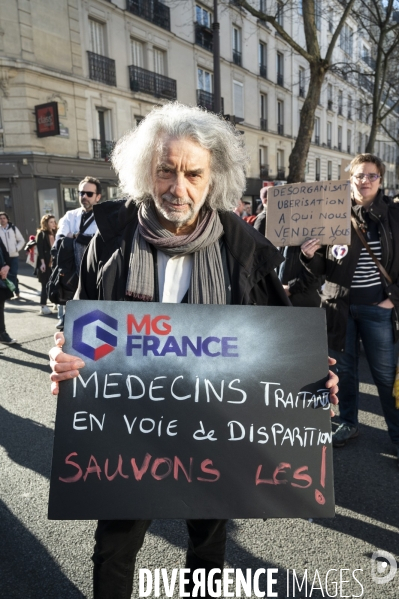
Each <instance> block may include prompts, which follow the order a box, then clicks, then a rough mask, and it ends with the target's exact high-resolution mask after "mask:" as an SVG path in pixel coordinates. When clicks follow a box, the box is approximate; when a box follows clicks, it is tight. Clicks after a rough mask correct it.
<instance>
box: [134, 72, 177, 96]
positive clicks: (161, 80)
mask: <svg viewBox="0 0 399 599" xmlns="http://www.w3.org/2000/svg"><path fill="white" fill-rule="evenodd" d="M129 79H130V89H131V90H132V91H133V92H142V93H144V94H151V96H155V97H156V98H165V99H166V100H176V98H177V92H176V80H175V79H170V77H165V76H164V75H158V73H153V72H152V71H147V69H142V68H141V67H135V66H133V65H130V66H129Z"/></svg>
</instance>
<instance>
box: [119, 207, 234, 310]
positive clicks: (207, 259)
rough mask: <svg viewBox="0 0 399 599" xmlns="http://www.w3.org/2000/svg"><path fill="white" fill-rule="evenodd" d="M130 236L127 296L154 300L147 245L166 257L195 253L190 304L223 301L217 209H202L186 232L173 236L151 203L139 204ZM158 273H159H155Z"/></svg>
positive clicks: (221, 231) (151, 269) (151, 271)
mask: <svg viewBox="0 0 399 599" xmlns="http://www.w3.org/2000/svg"><path fill="white" fill-rule="evenodd" d="M138 221H139V222H138V226H137V229H136V231H135V234H134V236H133V243H132V249H131V254H130V261H129V274H128V278H127V285H126V295H129V296H131V297H132V298H134V299H138V300H142V301H150V302H151V301H153V299H154V259H153V256H152V251H151V247H150V245H153V246H154V247H155V248H156V249H157V250H160V251H162V252H164V253H165V254H167V255H168V256H185V255H187V254H193V255H194V263H193V269H192V273H191V281H190V287H189V289H188V303H189V304H225V303H226V290H225V283H224V274H223V264H222V255H221V252H220V246H219V239H220V237H221V236H222V235H223V226H222V223H221V222H220V218H219V215H218V214H217V212H215V211H212V210H206V209H202V210H201V212H200V214H199V219H198V224H197V227H196V228H195V230H194V231H193V232H192V233H190V234H189V235H173V233H171V232H170V231H167V230H166V229H164V228H163V227H162V226H161V224H160V223H159V221H158V218H157V215H156V212H155V209H154V205H153V203H152V202H151V203H149V204H148V203H142V204H141V205H140V207H139V210H138ZM157 276H158V273H157Z"/></svg>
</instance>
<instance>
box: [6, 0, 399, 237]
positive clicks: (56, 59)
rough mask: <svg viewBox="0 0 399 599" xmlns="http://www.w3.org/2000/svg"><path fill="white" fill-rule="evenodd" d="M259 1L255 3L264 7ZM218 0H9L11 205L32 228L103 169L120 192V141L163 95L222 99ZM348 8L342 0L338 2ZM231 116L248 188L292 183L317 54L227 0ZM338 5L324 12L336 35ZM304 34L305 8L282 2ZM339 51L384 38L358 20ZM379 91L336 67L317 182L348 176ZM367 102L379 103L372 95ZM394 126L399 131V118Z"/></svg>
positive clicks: (349, 52)
mask: <svg viewBox="0 0 399 599" xmlns="http://www.w3.org/2000/svg"><path fill="white" fill-rule="evenodd" d="M258 4H259V0H254V5H255V6H257V5H258ZM212 6H213V2H212V1H211V0H202V1H201V2H195V1H194V0H187V1H184V2H177V1H176V0H164V1H163V2H161V1H160V0H145V1H144V0H113V1H110V0H40V1H37V2H36V1H35V2H34V1H33V0H2V1H1V2H0V119H1V120H0V210H4V209H5V210H6V211H7V212H9V214H10V216H11V218H12V220H13V221H14V222H16V223H17V225H18V226H19V227H20V229H21V230H22V231H23V232H24V233H25V234H31V233H33V232H34V231H35V229H36V226H37V224H38V222H39V220H40V217H41V216H42V214H43V213H45V212H48V211H51V212H54V213H55V215H56V217H57V218H59V217H60V216H62V214H63V213H64V212H65V210H67V209H70V208H73V207H75V206H77V185H78V183H79V181H80V180H81V179H82V178H83V177H84V176H86V175H92V176H95V177H98V178H99V179H101V181H102V183H103V187H104V194H103V196H104V197H105V198H112V197H116V196H117V194H118V191H117V187H116V185H117V182H116V177H115V174H114V172H113V171H112V169H111V167H110V163H109V162H108V155H109V152H110V150H111V149H112V145H113V143H114V142H115V140H117V139H118V138H120V137H121V136H122V135H123V134H124V133H125V132H126V131H128V130H129V129H131V128H132V127H135V126H137V123H138V122H139V121H140V119H142V118H143V117H144V116H145V115H146V114H147V113H148V112H149V111H150V110H151V108H152V106H154V104H161V103H164V102H168V101H170V100H175V99H177V100H178V101H179V102H182V103H184V104H191V105H195V104H199V105H201V106H204V107H206V108H208V109H212V107H213V53H212V29H211V27H212V19H213V15H212ZM337 6H339V5H338V4H337ZM219 12H220V15H219V21H220V35H221V88H222V97H223V113H224V114H225V115H229V117H228V118H230V119H232V120H233V119H234V121H235V122H236V126H237V128H238V129H239V130H241V131H242V132H243V135H244V136H245V141H246V145H247V148H248V151H249V153H250V157H251V167H250V172H249V173H248V186H247V191H246V193H247V195H248V197H251V198H255V197H257V196H258V192H259V188H260V186H261V184H262V181H263V180H274V179H280V180H284V179H285V178H286V175H287V171H288V169H287V166H288V157H289V155H290V152H291V149H292V147H293V144H294V141H295V138H296V135H297V131H298V125H299V117H300V110H301V104H302V103H303V100H304V97H305V95H306V91H307V85H308V68H307V63H306V62H305V61H304V60H303V59H302V58H301V57H300V56H297V55H295V54H293V52H292V51H291V49H290V48H289V47H288V46H287V44H286V43H285V42H284V41H283V40H282V38H281V37H280V36H278V35H277V34H276V33H275V32H274V31H273V30H272V29H271V28H270V27H269V26H267V25H266V24H265V23H263V22H260V21H257V20H256V19H255V18H254V17H252V16H250V15H248V13H247V12H245V11H243V10H241V9H240V8H238V7H237V6H235V5H234V3H231V2H227V0H220V7H219ZM336 18H337V16H336V15H335V13H334V9H333V4H331V3H330V4H329V5H328V7H327V6H326V10H325V11H323V12H322V13H321V14H320V22H319V24H318V25H319V30H320V40H322V45H323V44H325V43H327V41H328V39H329V36H331V30H332V28H333V25H334V20H335V19H336ZM281 19H283V20H284V27H285V28H286V29H287V31H288V32H289V33H290V34H291V35H293V36H295V37H296V39H298V40H299V41H300V43H304V40H302V39H301V36H302V35H303V34H302V33H301V31H302V28H301V19H302V16H301V15H300V13H299V10H297V11H296V12H295V11H294V12H292V11H291V13H284V12H282V13H281ZM346 28H347V29H345V32H344V33H343V35H342V36H341V40H340V43H339V44H337V48H336V50H335V60H336V61H337V62H345V60H349V58H351V59H353V56H354V55H358V59H359V60H362V59H363V58H364V59H365V58H366V56H367V51H368V50H370V48H369V47H368V45H367V40H365V39H363V38H362V36H361V35H360V33H359V32H358V31H357V29H356V22H355V21H353V22H352V20H351V19H349V20H348V23H347V25H346ZM367 93H368V92H367V90H365V89H362V88H360V87H359V85H358V83H357V82H355V81H353V82H351V81H350V80H348V79H344V78H343V77H339V76H338V75H332V74H329V75H328V77H327V80H326V82H325V85H324V86H323V91H322V94H321V97H320V105H319V107H318V109H317V114H316V124H315V131H314V136H313V143H312V145H311V149H310V152H309V156H308V163H307V165H308V166H307V174H306V177H307V179H308V180H315V179H328V178H332V179H336V178H339V177H346V174H345V168H346V167H347V165H348V163H349V161H350V160H351V158H352V157H353V155H354V154H356V153H357V152H358V151H363V150H364V147H365V143H366V137H367V134H368V131H369V129H370V127H369V124H368V123H367V114H366V109H364V110H363V108H362V102H364V98H365V97H366V95H367ZM49 102H55V103H56V104H57V107H58V117H59V123H60V130H59V135H54V136H49V137H38V135H37V124H36V118H35V107H36V106H38V105H42V104H46V103H49ZM364 105H366V103H365V102H364ZM389 126H390V127H392V130H395V131H397V130H398V115H394V116H392V117H391V119H390V123H389ZM378 140H379V141H378V143H377V148H376V152H377V153H379V154H380V155H381V156H382V157H383V158H384V159H385V161H386V164H387V171H388V172H387V176H386V179H385V186H386V188H387V189H388V190H389V191H390V192H391V193H392V192H393V191H394V190H395V189H396V188H397V179H396V174H395V162H396V149H395V144H394V143H393V142H392V140H390V139H389V138H388V137H387V136H386V135H385V134H384V133H383V132H381V134H380V135H379V136H378Z"/></svg>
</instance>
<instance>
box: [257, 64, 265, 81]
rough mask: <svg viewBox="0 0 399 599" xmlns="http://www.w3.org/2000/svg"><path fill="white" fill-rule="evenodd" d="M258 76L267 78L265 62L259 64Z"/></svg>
mask: <svg viewBox="0 0 399 599" xmlns="http://www.w3.org/2000/svg"><path fill="white" fill-rule="evenodd" d="M259 77H263V79H267V66H266V65H265V64H260V65H259Z"/></svg>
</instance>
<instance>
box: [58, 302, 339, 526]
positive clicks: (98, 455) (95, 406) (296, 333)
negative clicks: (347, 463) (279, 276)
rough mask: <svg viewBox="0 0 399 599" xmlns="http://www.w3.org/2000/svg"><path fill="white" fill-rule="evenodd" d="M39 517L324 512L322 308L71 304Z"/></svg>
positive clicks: (327, 453) (327, 513)
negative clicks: (69, 361)
mask: <svg viewBox="0 0 399 599" xmlns="http://www.w3.org/2000/svg"><path fill="white" fill-rule="evenodd" d="M65 338H66V344H65V347H64V350H65V351H66V352H68V353H72V354H75V355H78V356H81V357H82V358H83V360H84V361H85V364H86V366H85V367H84V368H83V369H82V370H81V374H80V376H79V378H77V379H75V380H74V381H65V382H63V383H62V384H61V385H60V395H59V398H58V407H57V417H56V424H55V440H54V454H53V464H52V473H51V485H50V500H49V518H51V519H78V520H79V519H82V520H84V519H149V518H264V517H284V518H292V517H303V518H307V517H332V516H333V515H334V494H333V471H332V451H331V424H330V415H329V402H328V391H327V390H326V389H325V382H326V380H327V376H328V365H327V342H326V326H325V315H324V311H323V310H319V309H316V308H288V307H275V308H272V307H270V308H267V307H260V306H213V305H212V306H208V305H207V306H195V305H187V304H157V303H144V302H143V303H140V302H137V303H136V302H105V301H103V302H100V301H72V302H69V303H68V305H67V312H66V319H65Z"/></svg>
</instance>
